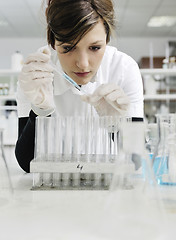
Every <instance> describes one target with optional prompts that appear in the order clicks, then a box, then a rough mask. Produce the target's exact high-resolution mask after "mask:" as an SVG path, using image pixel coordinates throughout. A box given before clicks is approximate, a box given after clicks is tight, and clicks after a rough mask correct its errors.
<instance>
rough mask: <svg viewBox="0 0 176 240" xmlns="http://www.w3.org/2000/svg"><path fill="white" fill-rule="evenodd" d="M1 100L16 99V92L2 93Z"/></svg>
mask: <svg viewBox="0 0 176 240" xmlns="http://www.w3.org/2000/svg"><path fill="white" fill-rule="evenodd" d="M0 100H2V101H3V100H16V96H15V94H12V95H0Z"/></svg>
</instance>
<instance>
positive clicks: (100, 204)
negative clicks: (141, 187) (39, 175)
mask: <svg viewBox="0 0 176 240" xmlns="http://www.w3.org/2000/svg"><path fill="white" fill-rule="evenodd" d="M0 161H1V164H2V159H1V158H0ZM8 164H9V166H10V173H11V179H12V182H13V187H14V193H13V194H10V193H9V191H7V189H6V190H5V191H2V186H1V189H0V224H1V226H0V229H1V230H0V239H2V240H12V239H18V240H28V239H30V240H31V239H32V240H100V239H101V240H111V239H115V240H117V239H119V240H127V239H130V240H133V239H134V240H139V239H140V240H141V239H142V240H168V239H174V238H175V236H174V235H175V233H176V229H175V221H176V200H175V198H174V197H173V198H170V197H169V195H168V194H166V195H165V196H166V198H167V208H166V207H165V208H162V210H164V211H165V212H166V215H165V214H164V217H163V215H162V213H161V212H158V209H157V207H154V206H155V204H156V205H157V206H159V204H158V203H157V202H156V201H153V202H152V201H151V199H150V200H149V198H147V197H144V194H143V193H142V191H141V192H140V193H141V194H140V196H137V195H133V194H131V193H132V191H130V190H120V191H114V192H110V191H84V190H82V191H59V190H48V191H44V190H43V191H32V190H30V189H31V187H32V174H25V173H24V172H23V171H22V170H21V169H20V168H19V166H18V165H17V163H16V162H15V161H14V160H13V161H12V159H10V160H9V163H8ZM4 178H5V175H4ZM1 180H2V175H1ZM5 184H6V186H7V185H8V184H7V182H6V183H5ZM163 191H166V189H164V190H163ZM174 191H175V192H176V190H172V193H173V196H175V195H176V194H175V192H174ZM174 194H175V195H174ZM2 195H3V196H2ZM168 202H169V205H168ZM171 236H172V237H171Z"/></svg>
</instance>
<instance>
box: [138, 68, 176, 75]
mask: <svg viewBox="0 0 176 240" xmlns="http://www.w3.org/2000/svg"><path fill="white" fill-rule="evenodd" d="M140 72H141V75H142V76H144V75H162V76H176V68H174V69H164V68H151V69H150V68H149V69H148V68H146V69H145V68H144V69H140Z"/></svg>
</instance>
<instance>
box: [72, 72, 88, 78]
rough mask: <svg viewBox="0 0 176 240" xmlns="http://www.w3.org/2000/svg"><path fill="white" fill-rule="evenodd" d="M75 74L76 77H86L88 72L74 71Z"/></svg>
mask: <svg viewBox="0 0 176 240" xmlns="http://www.w3.org/2000/svg"><path fill="white" fill-rule="evenodd" d="M75 74H76V76H78V77H87V75H88V74H89V72H75Z"/></svg>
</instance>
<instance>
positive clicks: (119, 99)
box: [81, 83, 129, 116]
mask: <svg viewBox="0 0 176 240" xmlns="http://www.w3.org/2000/svg"><path fill="white" fill-rule="evenodd" d="M81 99H82V100H83V101H85V102H87V103H90V104H91V105H92V106H94V107H95V109H96V111H97V113H98V115H99V116H124V115H125V113H126V111H127V109H128V106H129V99H128V97H127V96H126V94H125V93H124V91H123V90H122V88H121V87H119V86H118V85H116V84H113V83H108V84H102V85H100V86H99V87H98V88H97V89H96V90H95V92H94V93H93V94H92V95H82V96H81Z"/></svg>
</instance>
